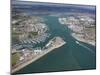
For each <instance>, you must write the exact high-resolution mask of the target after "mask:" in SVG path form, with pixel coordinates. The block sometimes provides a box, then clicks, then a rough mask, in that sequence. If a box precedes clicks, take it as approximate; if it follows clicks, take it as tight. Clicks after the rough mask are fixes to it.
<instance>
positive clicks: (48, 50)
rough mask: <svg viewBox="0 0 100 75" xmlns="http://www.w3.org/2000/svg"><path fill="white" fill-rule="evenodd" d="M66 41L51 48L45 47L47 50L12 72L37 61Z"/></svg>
mask: <svg viewBox="0 0 100 75" xmlns="http://www.w3.org/2000/svg"><path fill="white" fill-rule="evenodd" d="M65 43H66V42H64V41H63V42H62V43H61V44H60V45H57V46H55V47H54V46H53V47H51V48H49V49H45V51H43V52H42V53H41V54H39V55H37V56H36V57H35V58H33V59H31V60H29V61H28V62H25V63H23V64H21V65H20V66H18V67H17V68H15V69H13V70H12V72H11V73H14V72H16V71H18V70H20V69H22V68H24V67H25V66H27V65H29V64H31V63H32V62H35V61H36V60H38V59H39V58H41V57H43V56H44V55H46V54H48V53H49V52H51V51H53V50H54V49H56V48H59V47H61V46H63V45H64V44H65Z"/></svg>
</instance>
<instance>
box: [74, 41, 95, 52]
mask: <svg viewBox="0 0 100 75" xmlns="http://www.w3.org/2000/svg"><path fill="white" fill-rule="evenodd" d="M75 42H76V44H78V45H80V46H82V47H84V48H86V50H88V51H90V52H91V53H93V54H95V52H94V51H93V50H92V49H90V48H89V47H87V46H85V45H83V44H81V43H80V42H78V41H75Z"/></svg>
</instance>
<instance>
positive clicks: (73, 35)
mask: <svg viewBox="0 0 100 75" xmlns="http://www.w3.org/2000/svg"><path fill="white" fill-rule="evenodd" d="M71 35H72V37H73V38H75V39H76V40H78V41H81V42H84V43H87V44H90V45H93V46H95V42H93V41H89V40H85V39H83V38H80V37H78V36H77V34H75V33H72V34H71Z"/></svg>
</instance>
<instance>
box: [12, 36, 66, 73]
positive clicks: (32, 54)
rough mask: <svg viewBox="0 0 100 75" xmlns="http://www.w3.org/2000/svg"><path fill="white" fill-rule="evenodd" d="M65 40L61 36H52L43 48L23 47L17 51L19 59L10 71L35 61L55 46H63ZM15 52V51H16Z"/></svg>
mask: <svg viewBox="0 0 100 75" xmlns="http://www.w3.org/2000/svg"><path fill="white" fill-rule="evenodd" d="M65 43H66V42H65V41H64V40H63V39H62V38H61V37H54V38H53V39H51V40H50V41H49V42H48V43H47V44H46V45H45V47H44V48H43V49H39V48H38V49H36V50H27V49H24V50H22V51H19V54H23V56H20V58H19V61H18V62H17V63H16V64H14V65H13V66H12V73H14V72H16V71H18V70H20V69H22V68H23V67H25V66H27V65H29V64H31V63H32V62H35V61H36V60H38V59H39V58H41V57H43V56H44V55H46V54H47V53H49V52H51V51H53V50H54V49H56V48H59V47H61V46H63V45H64V44H65ZM16 52H17V51H16Z"/></svg>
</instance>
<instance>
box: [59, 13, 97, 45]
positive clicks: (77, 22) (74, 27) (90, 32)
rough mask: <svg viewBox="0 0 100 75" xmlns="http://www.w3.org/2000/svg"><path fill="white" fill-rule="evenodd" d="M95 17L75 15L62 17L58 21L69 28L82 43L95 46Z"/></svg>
mask: <svg viewBox="0 0 100 75" xmlns="http://www.w3.org/2000/svg"><path fill="white" fill-rule="evenodd" d="M94 17H95V16H93V15H92V16H90V15H88V16H87V15H83V14H81V15H75V16H67V17H60V18H59V19H58V20H59V22H60V23H61V24H63V25H66V26H68V28H69V29H70V30H71V31H72V33H71V35H72V36H73V37H74V38H75V39H77V40H79V41H82V42H85V43H88V44H91V45H94V46H95V40H96V39H95V27H96V24H95V18H94Z"/></svg>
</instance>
